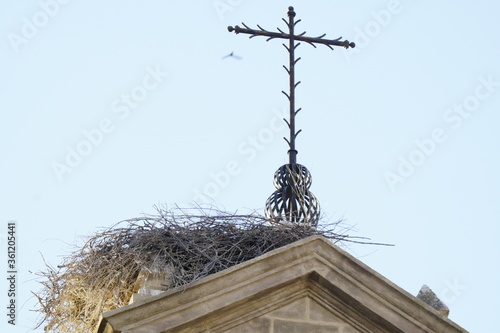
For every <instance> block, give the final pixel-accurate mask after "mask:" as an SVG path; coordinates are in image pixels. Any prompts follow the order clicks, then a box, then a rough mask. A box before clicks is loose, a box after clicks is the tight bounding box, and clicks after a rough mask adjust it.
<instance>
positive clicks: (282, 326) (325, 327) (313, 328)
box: [273, 319, 341, 333]
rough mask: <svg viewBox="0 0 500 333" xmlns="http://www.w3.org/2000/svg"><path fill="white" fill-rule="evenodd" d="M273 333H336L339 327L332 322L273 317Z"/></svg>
mask: <svg viewBox="0 0 500 333" xmlns="http://www.w3.org/2000/svg"><path fill="white" fill-rule="evenodd" d="M273 332H274V333H304V332H307V333H338V332H341V331H340V327H339V326H338V325H332V324H326V323H324V324H321V323H311V322H300V321H288V320H279V319H275V320H274V321H273Z"/></svg>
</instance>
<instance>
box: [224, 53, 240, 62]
mask: <svg viewBox="0 0 500 333" xmlns="http://www.w3.org/2000/svg"><path fill="white" fill-rule="evenodd" d="M229 57H231V58H234V59H236V60H241V59H242V58H241V57H240V56H237V55H236V54H234V51H232V52H231V53H229V54H228V55H226V56H223V57H222V59H223V60H224V59H226V58H229Z"/></svg>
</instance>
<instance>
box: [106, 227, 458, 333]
mask: <svg viewBox="0 0 500 333" xmlns="http://www.w3.org/2000/svg"><path fill="white" fill-rule="evenodd" d="M290 297H292V298H293V297H295V298H297V297H313V298H315V299H318V300H321V302H322V303H324V304H330V306H331V307H332V308H336V309H337V310H338V311H340V312H342V313H345V314H346V316H345V318H346V319H345V320H352V321H356V323H357V324H356V325H360V326H359V327H365V329H366V331H367V332H368V331H370V330H371V331H375V332H377V331H384V330H385V331H387V329H389V331H392V332H467V331H466V330H464V329H463V328H461V327H460V326H458V325H457V324H455V323H454V322H452V321H451V320H449V319H448V318H446V317H445V316H443V315H441V314H440V313H439V312H437V311H436V310H434V309H433V308H432V307H430V306H428V305H427V304H424V303H423V302H421V301H420V300H418V299H417V298H416V297H414V296H412V295H411V294H409V293H408V292H406V291H404V290H403V289H401V288H400V287H398V286H396V285H395V284H394V283H392V282H391V281H389V280H388V279H386V278H384V277H383V276H382V275H380V274H378V273H377V272H375V271H374V270H372V269H371V268H370V267H368V266H366V265H365V264H363V263H362V262H361V261H359V260H357V259H356V258H354V257H353V256H351V255H350V254H348V253H347V252H345V251H343V250H341V249H340V248H339V247H338V246H336V245H334V244H333V243H332V242H330V241H329V240H327V239H326V238H324V237H323V236H317V235H316V236H311V237H308V238H304V239H302V240H299V241H297V242H294V243H292V244H289V245H287V246H284V247H281V248H279V249H276V250H273V251H270V252H268V253H266V254H264V255H262V256H260V257H257V258H254V259H252V260H248V261H246V262H244V263H241V264H239V265H235V266H233V267H231V268H228V269H226V270H223V271H221V272H218V273H216V274H212V275H210V276H207V277H205V278H202V279H200V280H197V281H195V282H193V283H190V284H188V285H186V286H182V287H178V288H174V289H171V290H167V291H165V292H162V293H160V294H159V295H156V296H152V297H150V298H147V299H144V300H140V301H138V302H136V303H133V304H131V305H127V306H124V307H122V308H119V309H115V310H112V311H108V312H106V313H104V314H103V318H102V320H101V323H100V325H99V328H98V329H97V332H98V333H108V332H109V333H114V332H131V333H132V332H133V333H136V332H137V333H139V332H170V331H171V330H172V331H173V330H175V331H176V332H184V329H186V332H206V330H207V328H210V329H211V331H217V329H216V327H222V326H224V327H228V325H237V324H238V323H241V322H244V321H248V320H250V319H252V318H254V317H257V316H260V315H262V314H263V313H265V312H266V311H271V310H273V309H276V308H279V307H280V306H282V305H283V303H284V302H285V303H286V302H289V301H290V299H291V298H290ZM337 310H336V311H337ZM221 325H222V326H221ZM360 331H361V332H363V331H364V330H360Z"/></svg>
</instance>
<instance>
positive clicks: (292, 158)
mask: <svg viewBox="0 0 500 333" xmlns="http://www.w3.org/2000/svg"><path fill="white" fill-rule="evenodd" d="M294 18H295V12H294V11H293V7H290V8H288V30H289V32H290V38H289V40H288V41H289V44H288V45H289V46H288V53H289V56H290V63H289V67H288V70H289V74H290V95H289V96H288V99H289V100H290V118H289V119H290V123H289V124H288V127H290V142H289V143H288V145H289V147H290V149H289V150H288V159H289V163H290V165H291V166H295V164H297V150H296V149H295V136H296V133H295V34H294V28H295V22H294ZM285 69H286V68H285Z"/></svg>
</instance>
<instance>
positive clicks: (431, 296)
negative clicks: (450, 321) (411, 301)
mask: <svg viewBox="0 0 500 333" xmlns="http://www.w3.org/2000/svg"><path fill="white" fill-rule="evenodd" d="M417 298H418V299H421V300H422V301H424V302H425V303H427V304H429V305H430V306H432V307H433V308H434V309H436V310H438V311H439V312H440V313H442V314H444V315H446V316H448V315H449V314H450V309H449V308H448V307H447V306H446V304H444V303H443V302H442V301H441V300H440V299H439V298H438V297H437V295H436V294H435V293H434V292H433V291H432V290H431V288H429V286H427V285H425V284H424V285H423V286H422V288H420V291H419V292H418V295H417Z"/></svg>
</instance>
